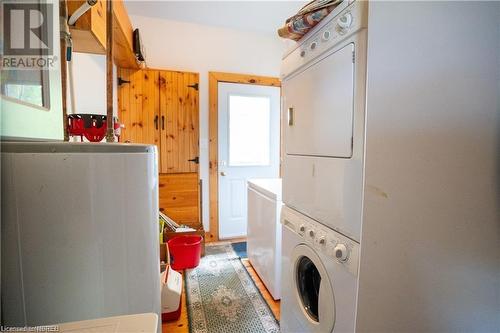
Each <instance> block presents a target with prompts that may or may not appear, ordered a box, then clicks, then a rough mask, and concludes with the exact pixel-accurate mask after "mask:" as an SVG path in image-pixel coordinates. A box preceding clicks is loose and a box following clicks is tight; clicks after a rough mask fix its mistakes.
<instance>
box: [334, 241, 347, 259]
mask: <svg viewBox="0 0 500 333" xmlns="http://www.w3.org/2000/svg"><path fill="white" fill-rule="evenodd" d="M333 253H334V254H335V257H336V258H337V259H338V260H339V261H342V262H344V261H346V260H347V258H348V256H349V253H348V250H347V247H346V246H345V245H344V244H337V246H335V248H334V249H333Z"/></svg>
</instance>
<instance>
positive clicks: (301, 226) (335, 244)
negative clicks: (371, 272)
mask: <svg viewBox="0 0 500 333" xmlns="http://www.w3.org/2000/svg"><path fill="white" fill-rule="evenodd" d="M281 224H282V225H283V226H284V227H286V228H288V229H289V230H290V231H292V232H294V233H296V234H297V235H298V236H299V237H301V238H302V239H303V240H304V241H305V242H306V243H308V244H310V245H312V247H313V248H314V249H315V250H317V251H318V252H321V253H323V254H325V255H327V256H329V257H332V258H335V260H336V262H337V263H338V264H340V265H342V266H344V267H345V268H346V269H347V270H348V271H349V272H350V273H351V274H353V275H354V276H357V275H358V263H359V244H358V243H357V242H355V241H353V240H352V239H350V238H348V237H346V236H344V235H342V234H340V233H338V232H336V231H335V230H332V229H330V228H327V227H325V226H323V225H322V224H320V223H319V222H317V221H314V220H312V219H310V218H309V217H307V216H305V215H302V214H300V213H298V212H296V211H294V210H292V209H290V208H288V207H283V209H282V211H281Z"/></svg>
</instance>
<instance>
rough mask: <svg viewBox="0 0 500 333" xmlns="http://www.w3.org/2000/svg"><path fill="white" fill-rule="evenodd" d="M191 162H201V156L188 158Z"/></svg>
mask: <svg viewBox="0 0 500 333" xmlns="http://www.w3.org/2000/svg"><path fill="white" fill-rule="evenodd" d="M188 161H189V162H193V163H196V164H200V157H199V156H196V157H195V158H192V159H190V160H188Z"/></svg>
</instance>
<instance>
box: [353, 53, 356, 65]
mask: <svg viewBox="0 0 500 333" xmlns="http://www.w3.org/2000/svg"><path fill="white" fill-rule="evenodd" d="M355 59H356V55H355V53H354V51H352V63H353V64H354V60H355Z"/></svg>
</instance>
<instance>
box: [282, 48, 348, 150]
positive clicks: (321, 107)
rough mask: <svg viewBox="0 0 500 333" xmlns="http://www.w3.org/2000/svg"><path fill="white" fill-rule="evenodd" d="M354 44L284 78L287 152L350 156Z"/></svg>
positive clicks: (284, 116)
mask: <svg viewBox="0 0 500 333" xmlns="http://www.w3.org/2000/svg"><path fill="white" fill-rule="evenodd" d="M353 54H354V44H353V43H350V44H347V45H345V46H344V47H343V48H341V49H339V50H336V51H334V52H333V53H330V54H329V55H327V56H326V57H324V58H323V59H321V60H320V61H318V62H317V63H315V64H313V65H311V66H309V67H308V68H306V69H305V70H303V71H302V72H300V73H298V74H296V75H294V76H292V77H290V78H286V79H285V80H284V81H283V84H282V85H283V96H284V98H283V99H284V108H283V112H284V113H285V114H284V115H283V119H288V121H285V125H284V132H285V133H284V136H285V147H286V153H287V154H291V155H308V156H323V157H347V158H349V157H351V156H352V136H353V112H354V62H353Z"/></svg>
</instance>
